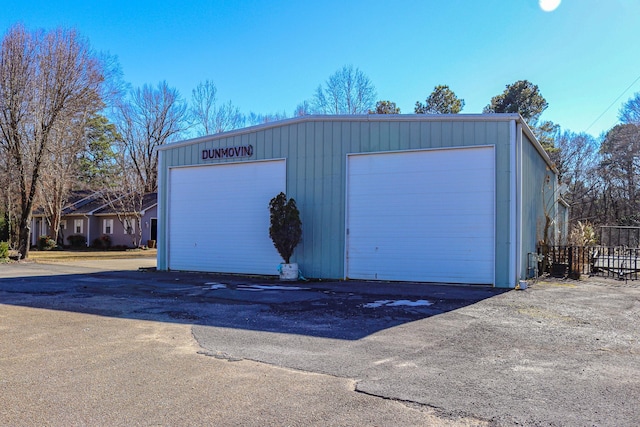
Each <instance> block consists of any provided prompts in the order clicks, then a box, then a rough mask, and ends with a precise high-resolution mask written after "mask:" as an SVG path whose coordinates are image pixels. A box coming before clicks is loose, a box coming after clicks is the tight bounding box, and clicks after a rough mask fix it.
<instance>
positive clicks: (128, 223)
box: [124, 218, 136, 234]
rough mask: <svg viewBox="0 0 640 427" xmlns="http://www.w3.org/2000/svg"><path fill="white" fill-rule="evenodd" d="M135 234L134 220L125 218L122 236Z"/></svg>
mask: <svg viewBox="0 0 640 427" xmlns="http://www.w3.org/2000/svg"><path fill="white" fill-rule="evenodd" d="M135 232H136V222H135V219H134V218H125V220H124V234H134V233H135Z"/></svg>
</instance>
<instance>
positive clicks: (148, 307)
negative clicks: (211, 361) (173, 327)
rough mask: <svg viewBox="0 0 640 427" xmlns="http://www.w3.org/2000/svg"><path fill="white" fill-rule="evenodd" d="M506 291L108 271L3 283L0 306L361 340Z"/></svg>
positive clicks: (379, 283)
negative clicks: (17, 306) (1, 304)
mask: <svg viewBox="0 0 640 427" xmlns="http://www.w3.org/2000/svg"><path fill="white" fill-rule="evenodd" d="M503 292H505V290H500V289H494V288H491V287H485V286H456V285H442V284H426V283H396V282H362V281H327V282H325V281H309V282H295V283H286V284H283V283H282V282H279V281H278V280H277V279H275V278H271V277H241V276H232V275H219V274H207V273H184V272H158V271H154V270H140V271H105V272H99V273H93V274H64V275H39V276H27V275H25V276H20V277H9V278H3V279H0V303H3V304H11V305H20V306H29V307H37V308H46V309H53V310H65V311H73V312H80V313H88V314H94V315H101V316H111V317H119V318H131V319H142V320H153V321H162V322H177V323H188V324H194V325H204V326H216V327H224V328H236V329H244V330H252V331H268V332H278V333H287V334H300V335H307V336H313V337H323V338H335V339H344V340H357V339H360V338H363V337H365V336H368V335H370V334H373V333H375V332H378V331H381V330H384V329H388V328H391V327H394V326H397V325H400V324H404V323H408V322H412V321H416V320H420V319H424V318H427V317H430V316H434V315H437V314H440V313H444V312H448V311H451V310H455V309H458V308H461V307H464V306H467V305H471V304H474V303H476V302H478V301H481V300H483V299H485V298H490V297H493V296H495V295H498V294H501V293H503Z"/></svg>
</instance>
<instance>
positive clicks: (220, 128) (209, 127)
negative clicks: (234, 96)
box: [191, 80, 245, 135]
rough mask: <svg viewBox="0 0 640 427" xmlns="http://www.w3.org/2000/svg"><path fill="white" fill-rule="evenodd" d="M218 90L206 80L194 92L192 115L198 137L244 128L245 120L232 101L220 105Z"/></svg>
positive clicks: (192, 95) (192, 96)
mask: <svg viewBox="0 0 640 427" xmlns="http://www.w3.org/2000/svg"><path fill="white" fill-rule="evenodd" d="M217 93H218V89H217V88H216V86H215V84H213V82H212V81H209V80H206V81H205V82H204V83H200V84H198V86H197V87H196V88H195V89H194V90H193V91H192V94H191V115H192V116H193V119H194V122H195V125H196V127H197V132H198V135H211V134H214V133H221V132H226V131H229V130H233V129H238V128H241V127H243V126H244V122H245V118H244V116H243V115H242V113H241V112H240V110H239V109H238V108H237V107H235V106H234V105H233V104H232V103H231V101H229V102H227V103H223V104H218V97H217Z"/></svg>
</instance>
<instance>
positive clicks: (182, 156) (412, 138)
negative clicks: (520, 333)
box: [158, 114, 558, 288]
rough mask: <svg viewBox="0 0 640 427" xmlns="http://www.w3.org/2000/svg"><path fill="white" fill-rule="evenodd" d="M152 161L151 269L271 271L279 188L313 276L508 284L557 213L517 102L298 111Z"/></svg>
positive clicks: (550, 172) (550, 178)
mask: <svg viewBox="0 0 640 427" xmlns="http://www.w3.org/2000/svg"><path fill="white" fill-rule="evenodd" d="M158 167H159V194H158V208H159V212H158V216H159V218H158V268H159V269H160V270H189V271H204V272H223V273H241V274H266V275H273V274H277V267H278V265H279V264H280V263H281V262H282V260H281V259H280V257H279V255H278V253H277V251H276V250H275V248H274V247H273V244H272V243H271V240H270V238H269V233H268V229H269V210H268V204H269V200H271V198H272V197H274V196H275V195H276V194H278V193H279V192H280V191H283V192H285V193H286V194H287V196H288V197H293V198H295V200H296V203H297V205H298V208H299V209H300V216H301V220H302V226H303V237H302V241H301V242H300V244H299V245H298V247H297V248H296V250H295V251H294V254H293V258H292V262H297V263H298V264H299V266H300V270H301V272H302V273H303V274H304V275H305V276H306V277H310V278H325V279H365V280H397V281H417V282H438V283H468V284H487V285H493V286H496V287H505V288H509V287H514V286H515V285H516V283H517V282H518V280H521V279H525V278H527V277H530V276H531V275H532V274H533V268H531V267H532V264H531V259H532V256H530V255H529V254H531V253H533V252H535V250H536V242H537V241H538V240H540V239H541V238H542V237H543V236H542V232H543V227H544V219H545V213H546V215H547V216H551V217H552V219H553V220H554V223H555V222H557V220H558V218H555V215H556V212H557V200H556V199H557V197H556V196H557V188H556V187H557V184H556V182H557V179H556V170H555V168H554V167H553V165H552V163H551V161H550V159H549V157H548V156H547V154H546V153H545V151H544V150H543V149H542V147H541V146H540V144H539V143H538V141H537V140H536V139H535V136H534V135H533V133H532V132H531V130H530V129H529V127H528V126H527V125H526V123H525V122H524V120H523V119H522V118H521V117H520V116H519V115H518V114H486V115H485V114H477V115H474V114H456V115H362V116H303V117H300V118H294V119H288V120H282V121H278V122H272V123H267V124H264V125H259V126H253V127H249V128H245V129H239V130H235V131H231V132H226V133H222V134H217V135H211V136H206V137H201V138H197V139H191V140H188V141H182V142H177V143H173V144H169V145H166V146H163V147H161V148H160V156H159V166H158ZM555 232H556V231H555V230H554V229H552V230H551V234H553V233H555ZM550 237H551V236H550ZM553 237H557V236H553Z"/></svg>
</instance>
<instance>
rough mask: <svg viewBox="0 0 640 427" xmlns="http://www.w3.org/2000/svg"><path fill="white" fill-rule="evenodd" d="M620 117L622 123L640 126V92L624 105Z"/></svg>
mask: <svg viewBox="0 0 640 427" xmlns="http://www.w3.org/2000/svg"><path fill="white" fill-rule="evenodd" d="M618 117H619V118H620V121H621V122H622V123H628V124H636V125H640V92H638V93H636V94H635V95H634V96H633V98H631V99H629V100H628V101H627V102H625V103H624V104H623V105H622V108H620V112H619V115H618Z"/></svg>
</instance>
